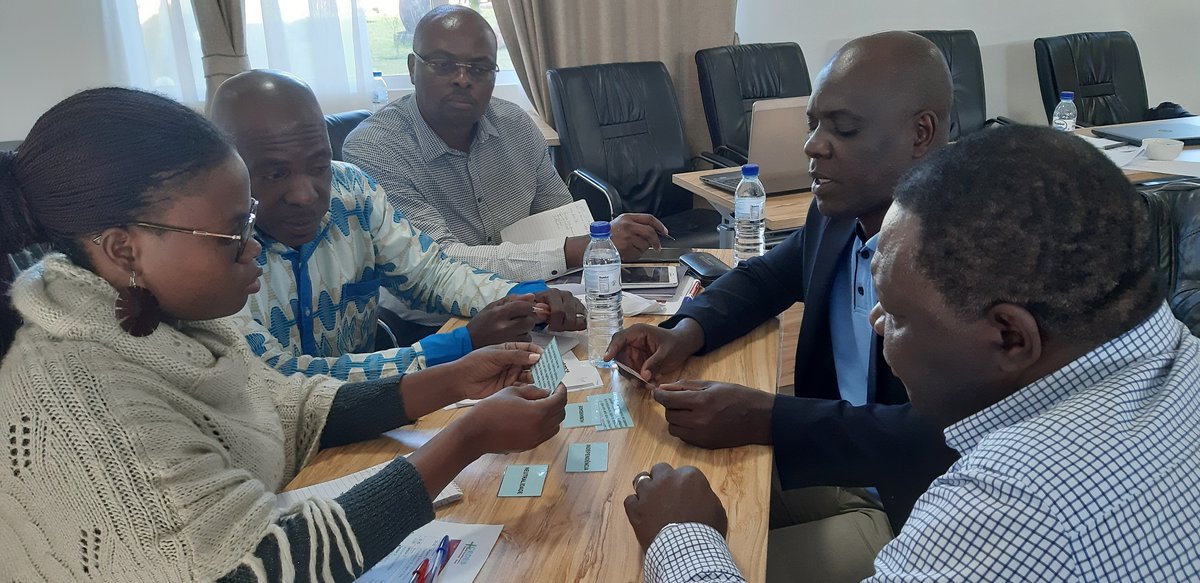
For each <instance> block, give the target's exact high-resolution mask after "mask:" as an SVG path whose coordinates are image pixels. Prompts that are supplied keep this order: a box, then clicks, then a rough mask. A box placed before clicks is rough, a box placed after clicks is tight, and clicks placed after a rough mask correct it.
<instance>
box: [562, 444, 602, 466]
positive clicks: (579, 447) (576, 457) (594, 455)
mask: <svg viewBox="0 0 1200 583" xmlns="http://www.w3.org/2000/svg"><path fill="white" fill-rule="evenodd" d="M567 471H568V472H607V471H608V444H607V443H604V442H598V443H572V444H570V445H568V446H567Z"/></svg>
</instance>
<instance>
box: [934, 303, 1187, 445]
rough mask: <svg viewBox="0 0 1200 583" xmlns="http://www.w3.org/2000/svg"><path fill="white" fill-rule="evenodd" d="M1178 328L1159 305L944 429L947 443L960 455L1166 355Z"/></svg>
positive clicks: (1176, 339)
mask: <svg viewBox="0 0 1200 583" xmlns="http://www.w3.org/2000/svg"><path fill="white" fill-rule="evenodd" d="M1180 327H1181V324H1180V323H1179V321H1178V320H1176V319H1175V316H1174V315H1172V313H1171V309H1170V308H1169V307H1167V304H1166V303H1165V302H1164V303H1163V304H1162V305H1161V306H1159V308H1158V310H1157V311H1155V312H1154V314H1153V315H1151V316H1150V317H1149V318H1147V319H1146V320H1145V321H1143V322H1142V323H1141V324H1138V325H1137V326H1134V327H1133V328H1131V329H1129V330H1127V331H1126V332H1125V333H1124V334H1121V335H1120V336H1118V337H1116V338H1114V339H1112V340H1109V341H1108V342H1106V343H1104V344H1101V345H1100V346H1098V347H1096V348H1094V349H1092V350H1091V352H1088V353H1087V354H1085V355H1083V356H1081V357H1079V358H1078V359H1076V360H1074V361H1072V362H1071V363H1070V364H1068V365H1066V366H1064V367H1062V368H1060V369H1058V370H1056V371H1054V372H1052V373H1050V374H1048V375H1046V376H1044V377H1042V378H1040V379H1038V380H1036V381H1034V382H1032V383H1030V384H1029V385H1028V386H1026V387H1024V388H1022V389H1020V390H1018V391H1017V392H1016V393H1013V394H1012V395H1009V396H1008V397H1007V398H1005V399H1002V400H1001V401H1000V402H999V403H996V404H995V405H992V406H990V407H988V408H986V409H984V410H982V411H980V412H978V413H976V414H974V415H971V416H970V417H967V418H966V419H963V420H962V421H959V422H958V423H955V424H954V425H951V426H950V427H947V428H946V431H945V435H946V444H947V445H949V446H950V447H953V448H954V449H956V450H958V452H959V454H961V455H964V456H965V455H967V454H968V453H970V451H971V450H972V449H974V448H975V446H976V445H978V444H979V442H980V441H981V440H982V439H983V438H984V437H987V435H988V434H989V433H991V432H993V431H996V430H998V429H1003V428H1004V427H1008V426H1011V425H1016V424H1017V423H1021V422H1023V421H1026V420H1028V419H1032V418H1034V417H1036V416H1038V415H1040V414H1042V413H1044V412H1046V411H1048V410H1049V409H1050V408H1052V407H1054V406H1055V405H1056V404H1058V403H1059V402H1061V401H1063V400H1065V399H1067V398H1068V397H1070V396H1071V395H1073V394H1075V393H1077V392H1080V391H1082V390H1085V389H1087V388H1088V387H1090V386H1092V385H1095V384H1097V383H1099V382H1101V381H1103V380H1104V378H1105V377H1108V376H1110V375H1112V374H1113V373H1114V372H1116V371H1118V370H1120V369H1122V368H1124V367H1126V366H1128V365H1130V364H1131V363H1133V362H1136V361H1138V360H1140V359H1143V358H1146V357H1147V356H1149V355H1152V354H1157V353H1162V352H1164V351H1168V350H1170V349H1171V347H1173V346H1175V345H1177V344H1178V343H1179V342H1180V337H1181V334H1180Z"/></svg>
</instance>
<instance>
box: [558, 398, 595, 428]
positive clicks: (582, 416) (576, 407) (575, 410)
mask: <svg viewBox="0 0 1200 583" xmlns="http://www.w3.org/2000/svg"><path fill="white" fill-rule="evenodd" d="M599 424H600V414H599V413H597V412H596V404H595V403H571V404H569V405H567V416H566V418H565V419H563V427H564V428H567V429H570V428H572V427H595V426H597V425H599Z"/></svg>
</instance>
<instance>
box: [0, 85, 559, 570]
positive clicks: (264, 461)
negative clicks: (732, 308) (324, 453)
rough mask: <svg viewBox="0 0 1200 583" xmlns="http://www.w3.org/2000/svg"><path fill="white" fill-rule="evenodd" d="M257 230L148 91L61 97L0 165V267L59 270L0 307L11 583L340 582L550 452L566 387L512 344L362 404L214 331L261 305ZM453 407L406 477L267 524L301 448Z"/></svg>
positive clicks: (387, 382)
mask: <svg viewBox="0 0 1200 583" xmlns="http://www.w3.org/2000/svg"><path fill="white" fill-rule="evenodd" d="M254 218H255V202H254V201H253V199H251V198H250V188H249V179H248V175H247V172H246V167H245V165H244V164H243V163H242V161H241V159H240V158H239V157H238V156H237V154H236V152H235V151H234V150H233V148H232V147H231V146H230V144H229V143H228V141H227V140H226V139H225V137H224V136H223V135H222V134H221V133H220V132H219V131H218V130H217V129H216V128H215V127H213V125H212V124H211V123H209V122H208V121H207V120H206V119H204V118H203V117H202V116H200V115H199V114H197V113H195V112H193V111H191V110H190V109H188V108H186V107H184V106H182V105H180V104H178V103H175V102H173V101H171V100H169V99H166V98H164V97H160V96H157V95H153V94H150V93H144V92H140V91H134V90H128V89H117V88H105V89H94V90H89V91H85V92H82V93H79V94H77V95H74V96H72V97H69V98H67V99H66V100H64V101H63V102H62V103H59V104H58V105H56V106H55V107H53V108H51V109H50V110H49V111H48V112H47V113H46V114H45V115H43V116H42V117H41V118H40V119H39V120H38V122H37V123H36V124H35V125H34V127H33V129H32V130H31V131H30V134H29V137H28V139H27V140H26V141H25V142H24V143H23V144H22V145H21V148H20V150H19V151H18V152H17V153H15V154H13V153H5V154H2V155H0V253H12V252H15V251H19V250H21V249H23V248H25V247H26V246H28V245H31V244H49V245H50V246H51V248H52V249H54V250H55V252H53V253H50V254H48V255H47V256H46V257H44V258H43V259H42V261H41V262H39V263H38V264H36V265H34V266H33V267H32V268H30V269H27V270H25V271H24V272H23V273H21V274H20V275H18V276H17V278H16V280H15V281H14V282H13V284H12V289H11V292H10V294H11V307H10V305H9V301H8V300H9V299H10V298H8V297H6V298H4V300H5V301H4V304H3V307H2V310H3V312H4V317H5V318H8V319H9V321H17V320H16V319H14V318H15V316H14V313H13V312H12V311H11V310H12V309H15V314H19V320H21V321H23V324H22V325H21V327H20V329H19V330H17V331H16V334H15V336H14V338H13V341H12V345H11V346H10V347H9V348H8V351H7V354H5V355H4V360H3V364H0V431H5V432H7V435H3V436H0V438H2V439H5V440H6V441H7V443H8V447H6V448H4V450H5V451H6V453H7V454H8V456H7V458H6V459H4V460H3V463H2V464H0V466H2V467H0V565H3V566H4V567H3V571H4V575H5V577H6V580H7V579H8V578H11V579H13V580H17V581H69V580H89V581H132V580H154V581H192V580H204V581H209V580H228V581H309V580H317V579H320V580H336V581H349V580H352V579H354V578H355V577H357V576H358V575H360V574H361V573H362V572H363V571H364V570H365V569H368V568H370V567H371V566H372V565H373V564H375V563H376V562H378V561H379V560H380V559H381V558H383V556H385V555H386V554H387V553H388V552H390V551H391V550H392V549H393V548H394V547H395V546H396V545H397V544H398V543H399V542H400V541H401V540H403V539H404V537H406V536H407V535H408V534H409V533H410V532H412V531H413V530H414V529H416V528H418V527H420V526H421V525H423V524H424V523H426V522H428V521H429V520H431V519H432V517H433V510H432V506H431V503H430V500H431V497H432V496H434V495H436V493H437V492H439V491H440V490H441V489H442V488H443V487H444V486H445V485H446V484H447V483H448V482H449V481H450V480H451V479H452V478H453V477H454V476H455V475H456V474H457V473H458V472H459V471H460V470H461V469H462V468H463V467H465V466H466V465H467V464H468V463H470V462H471V461H473V460H474V459H476V458H477V457H479V456H480V455H483V454H484V453H489V452H499V451H511V450H522V449H528V448H531V447H534V446H536V445H537V444H539V443H541V442H542V441H544V440H545V439H547V438H549V437H550V436H552V435H553V434H554V433H556V432H557V430H558V424H559V422H560V421H561V420H562V418H563V409H564V406H565V404H566V393H565V390H564V389H563V388H562V387H559V390H558V391H557V392H556V393H555V394H554V395H552V396H550V397H546V396H545V392H544V391H540V390H538V389H536V388H534V387H532V386H526V385H522V384H520V383H521V382H524V381H527V379H528V371H527V370H526V369H527V367H528V366H529V365H530V364H532V363H533V362H535V361H536V360H537V358H538V354H537V353H538V352H539V351H540V349H538V348H536V347H534V346H533V345H530V344H525V343H509V344H505V345H503V346H498V347H491V348H488V349H483V350H478V351H475V352H474V353H471V354H470V355H468V356H467V357H465V358H463V359H461V360H459V361H456V362H454V363H450V364H445V365H441V366H436V367H431V368H429V369H427V370H423V371H420V372H417V373H413V374H409V375H406V376H403V377H402V378H401V377H393V378H386V379H379V380H374V381H367V382H362V383H342V382H340V381H337V380H334V379H330V378H328V377H311V378H306V377H304V376H302V375H295V376H292V377H284V376H282V375H280V374H279V373H278V372H276V371H274V370H273V369H270V368H269V367H267V366H266V365H265V364H263V363H262V362H261V361H260V360H259V359H258V358H256V357H255V356H254V354H253V353H252V352H251V350H250V348H249V346H247V345H246V344H245V341H244V339H243V336H242V334H241V333H240V332H239V331H238V328H237V327H236V325H235V324H236V320H235V319H234V318H228V317H227V316H231V315H234V314H236V313H237V312H238V311H239V310H241V309H242V307H243V306H244V305H245V302H246V297H247V295H248V294H250V293H252V292H253V291H254V290H255V288H256V286H257V285H258V284H257V283H256V281H257V278H258V275H259V273H260V270H259V268H258V266H257V265H256V263H255V260H254V257H255V256H256V255H257V254H258V252H259V250H260V247H259V244H258V243H257V242H256V241H255V240H254V238H253V236H252V233H253V228H254ZM236 317H237V316H235V318H236ZM508 385H517V386H508ZM506 387H507V388H506ZM489 395H491V396H489ZM468 397H469V398H483V397H487V398H484V399H483V401H481V402H480V403H479V404H478V405H476V406H475V407H474V408H473V409H472V410H471V411H470V412H469V413H468V414H467V415H466V417H467V419H464V420H463V421H462V422H459V423H455V424H453V425H451V426H449V427H447V428H446V429H445V430H443V431H442V432H440V433H439V434H438V435H436V436H434V437H433V438H432V439H431V440H430V441H429V442H428V443H426V444H425V445H424V446H422V447H421V448H420V449H418V450H417V451H416V452H414V453H413V454H411V455H410V456H409V457H408V458H407V459H404V458H398V459H397V460H395V461H393V462H392V463H391V464H389V465H388V466H387V467H386V468H385V469H383V470H382V471H381V472H379V473H378V474H376V475H375V476H374V477H372V478H370V479H368V480H366V481H364V482H363V483H362V484H360V485H359V486H357V487H355V488H353V489H351V490H350V491H349V492H347V493H346V494H344V495H342V496H340V497H338V498H336V499H310V500H307V501H305V502H303V503H301V504H299V505H297V506H296V507H294V508H292V509H290V510H288V511H286V512H279V511H277V510H276V509H275V496H274V493H275V492H276V491H278V490H279V489H280V488H281V487H283V486H284V485H285V484H287V483H288V481H289V480H290V479H291V478H292V477H293V476H294V475H295V473H296V472H297V471H298V470H299V468H301V467H302V466H303V465H304V463H305V462H306V461H307V460H308V459H310V458H311V457H312V455H313V454H314V453H315V452H316V451H317V450H318V449H319V448H321V447H328V446H333V445H339V444H343V443H349V442H352V441H357V440H361V439H367V438H371V437H374V436H377V435H378V434H379V433H381V432H382V431H385V430H387V429H390V428H392V427H395V426H398V425H402V424H405V423H408V422H410V421H409V420H410V419H415V418H417V417H419V416H420V415H423V414H425V413H428V412H430V411H434V410H437V409H438V408H441V407H442V406H445V405H446V404H448V403H451V402H454V401H456V400H459V399H462V398H468Z"/></svg>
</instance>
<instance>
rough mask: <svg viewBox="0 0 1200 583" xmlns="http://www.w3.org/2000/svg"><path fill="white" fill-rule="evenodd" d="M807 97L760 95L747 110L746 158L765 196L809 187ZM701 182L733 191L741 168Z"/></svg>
mask: <svg viewBox="0 0 1200 583" xmlns="http://www.w3.org/2000/svg"><path fill="white" fill-rule="evenodd" d="M807 110H808V97H807V96H805V97H785V98H783V99H760V100H758V101H755V102H754V109H753V110H751V113H750V152H749V154H750V155H749V156H747V158H748V159H749V160H750V162H751V163H753V164H758V179H759V181H761V182H762V183H763V188H764V189H765V190H766V191H767V196H771V195H773V194H784V193H790V192H800V191H805V190H812V176H809V174H808V156H805V155H804V142H805V140H807V139H808V112H807ZM700 180H701V181H702V182H704V183H705V184H707V185H709V186H712V187H714V188H718V189H721V190H724V191H725V192H733V191H734V190H735V189H737V185H738V182H740V181H741V180H742V170H741V169H740V168H739V169H737V170H730V171H729V172H720V173H716V174H708V175H705V176H701V177H700Z"/></svg>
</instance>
